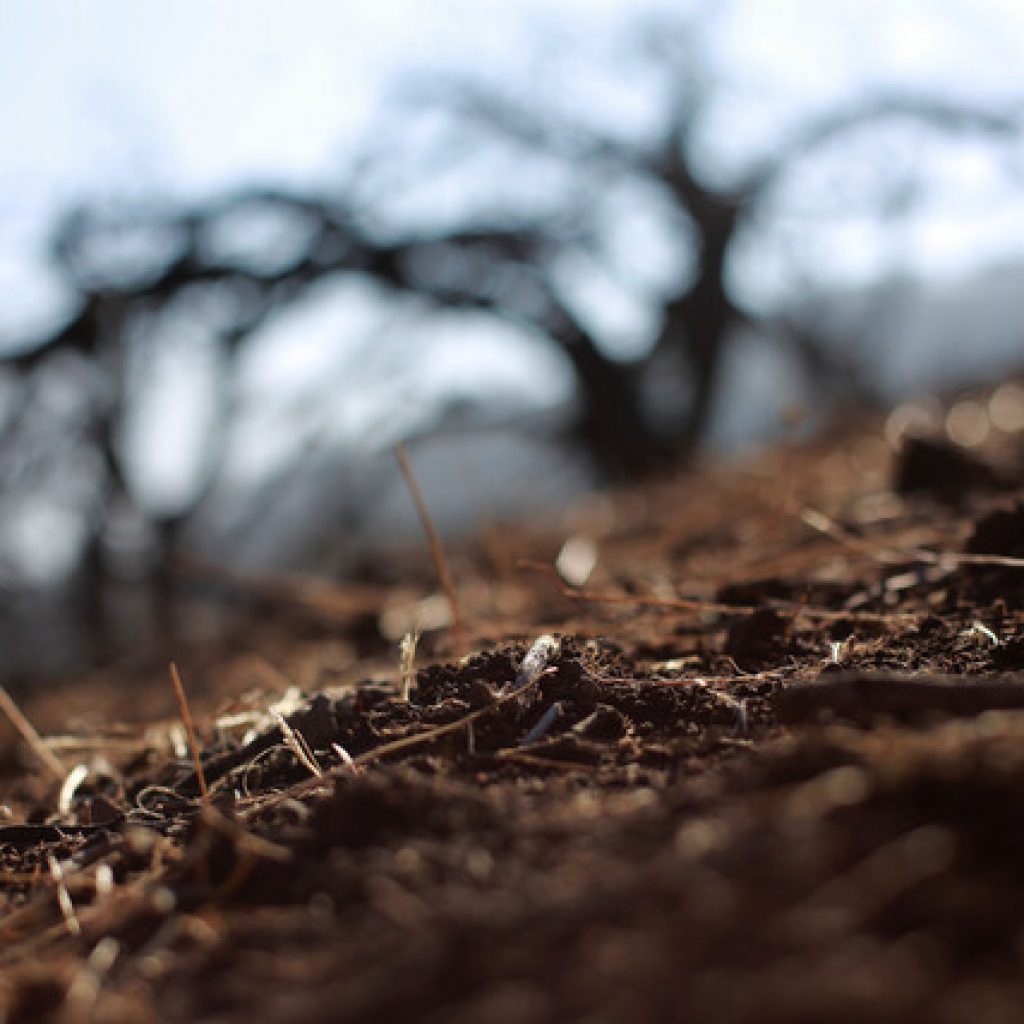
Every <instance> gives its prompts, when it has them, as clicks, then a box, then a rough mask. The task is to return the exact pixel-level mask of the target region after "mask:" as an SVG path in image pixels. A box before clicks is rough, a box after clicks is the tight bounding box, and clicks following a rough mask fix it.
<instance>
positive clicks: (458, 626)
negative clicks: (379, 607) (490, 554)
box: [395, 444, 468, 653]
mask: <svg viewBox="0 0 1024 1024" xmlns="http://www.w3.org/2000/svg"><path fill="white" fill-rule="evenodd" d="M395 458H396V459H397V460H398V468H399V469H401V471H402V476H403V478H404V479H405V485H406V487H408V488H409V494H410V495H411V496H412V500H413V504H414V505H415V506H416V512H417V514H418V515H419V517H420V522H421V523H422V524H423V530H424V532H425V533H426V535H427V543H428V544H429V545H430V554H431V556H432V558H433V559H434V566H435V568H436V569H437V577H438V579H439V580H440V583H441V589H442V590H444V594H445V597H447V598H448V604H449V606H450V608H451V612H452V634H453V635H454V637H455V645H456V647H457V648H458V649H459V653H464V652H465V651H466V650H467V649H468V644H467V639H466V631H465V627H464V626H463V624H462V614H461V612H460V610H459V599H458V595H457V594H456V593H455V584H454V582H453V580H452V575H451V572H450V571H449V569H448V560H447V559H446V558H445V555H444V548H443V547H442V546H441V537H440V535H439V534H438V532H437V527H435V526H434V520H433V519H432V518H431V516H430V510H429V509H428V508H427V503H426V501H425V500H424V498H423V492H422V491H421V490H420V485H419V484H418V483H417V481H416V477H415V475H414V474H413V471H412V464H411V463H410V462H409V456H408V455H407V454H406V451H405V445H402V444H399V445H397V446H396V447H395Z"/></svg>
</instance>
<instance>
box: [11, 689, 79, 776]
mask: <svg viewBox="0 0 1024 1024" xmlns="http://www.w3.org/2000/svg"><path fill="white" fill-rule="evenodd" d="M0 711H3V713H4V714H5V715H6V716H7V718H8V720H9V721H10V723H11V725H13V726H14V728H15V729H17V730H18V733H19V734H20V735H21V738H22V739H23V740H24V741H25V743H26V744H27V746H28V748H29V749H30V750H31V751H32V753H33V754H35V755H36V757H37V758H38V759H39V760H40V761H41V762H42V764H43V766H44V767H45V768H46V769H47V771H49V773H50V774H51V775H52V776H53V777H54V778H55V779H56V780H57V781H58V782H60V783H63V782H64V778H65V776H66V775H67V769H66V768H65V767H64V765H63V764H61V762H60V758H58V757H57V756H56V754H54V753H53V751H52V750H50V748H49V747H48V746H47V745H46V742H45V741H44V740H43V738H42V736H40V735H39V733H38V732H37V731H36V728H35V726H34V725H33V724H32V723H31V722H30V721H29V720H28V719H27V718H26V717H25V716H24V715H23V714H22V713H21V709H20V708H19V707H18V705H17V704H15V703H14V700H13V699H12V697H11V695H10V694H9V693H8V692H7V691H6V690H5V689H4V688H3V687H2V686H0Z"/></svg>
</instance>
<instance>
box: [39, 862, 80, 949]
mask: <svg viewBox="0 0 1024 1024" xmlns="http://www.w3.org/2000/svg"><path fill="white" fill-rule="evenodd" d="M46 863H47V864H48V865H49V868H50V874H51V876H52V877H53V883H54V885H55V886H56V887H57V905H58V906H59V907H60V913H61V917H63V918H64V927H65V928H67V930H68V934H69V935H81V934H82V925H81V924H80V923H79V920H78V915H77V914H76V913H75V905H74V904H73V903H72V902H71V894H70V893H69V892H68V887H67V885H65V884H64V872H63V871H62V870H61V866H60V863H59V861H58V860H57V858H56V857H54V856H52V855H50V856H48V857H47V858H46Z"/></svg>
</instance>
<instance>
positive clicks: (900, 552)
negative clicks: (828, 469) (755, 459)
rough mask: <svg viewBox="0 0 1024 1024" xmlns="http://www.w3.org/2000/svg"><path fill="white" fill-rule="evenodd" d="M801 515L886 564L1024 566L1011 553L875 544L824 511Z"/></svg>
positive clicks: (809, 510)
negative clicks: (851, 531)
mask: <svg viewBox="0 0 1024 1024" xmlns="http://www.w3.org/2000/svg"><path fill="white" fill-rule="evenodd" d="M800 518H801V519H802V520H803V522H804V523H806V524H807V525H808V526H809V527H810V528H811V529H812V530H817V531H818V533H821V534H824V535H825V536H826V537H831V538H832V539H833V540H834V541H836V543H838V544H842V545H843V546H844V547H847V548H850V549H851V550H853V551H859V552H860V553H861V554H864V555H867V556H868V557H869V558H873V559H874V560H875V561H876V562H882V563H884V564H886V565H892V564H899V563H900V562H920V563H922V564H923V565H938V566H942V567H944V568H950V569H952V568H955V567H956V566H958V565H990V566H992V567H993V568H1001V569H1024V558H1014V557H1013V556H1012V555H985V554H962V553H960V552H956V551H942V552H938V551H928V550H926V549H925V548H889V547H884V546H882V545H876V544H872V543H871V542H870V541H866V540H863V539H862V538H860V537H857V536H854V535H853V534H852V533H850V531H849V530H846V529H844V528H843V527H842V526H840V525H839V523H837V522H836V521H835V520H834V519H829V517H828V516H826V515H825V514H824V513H823V512H819V511H818V510H817V509H813V508H805V509H804V510H803V512H801V513H800Z"/></svg>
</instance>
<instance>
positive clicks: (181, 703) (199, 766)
mask: <svg viewBox="0 0 1024 1024" xmlns="http://www.w3.org/2000/svg"><path fill="white" fill-rule="evenodd" d="M170 669H171V682H172V683H173V684H174V693H175V696H177V698H178V707H179V709H180V710H181V720H182V722H183V723H184V725H185V731H186V732H187V733H188V743H189V746H190V747H191V748H192V764H193V765H194V767H195V771H196V780H197V781H198V783H199V792H200V794H201V795H202V798H203V803H204V804H207V805H209V803H210V789H209V787H208V786H207V785H206V774H205V773H204V772H203V761H202V758H201V757H200V756H199V742H198V740H197V739H196V727H195V725H194V724H193V722H192V712H191V711H190V710H189V706H188V698H186V696H185V687H183V686H182V685H181V676H179V675H178V666H177V665H175V664H174V662H173V661H172V662H171V665H170Z"/></svg>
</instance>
